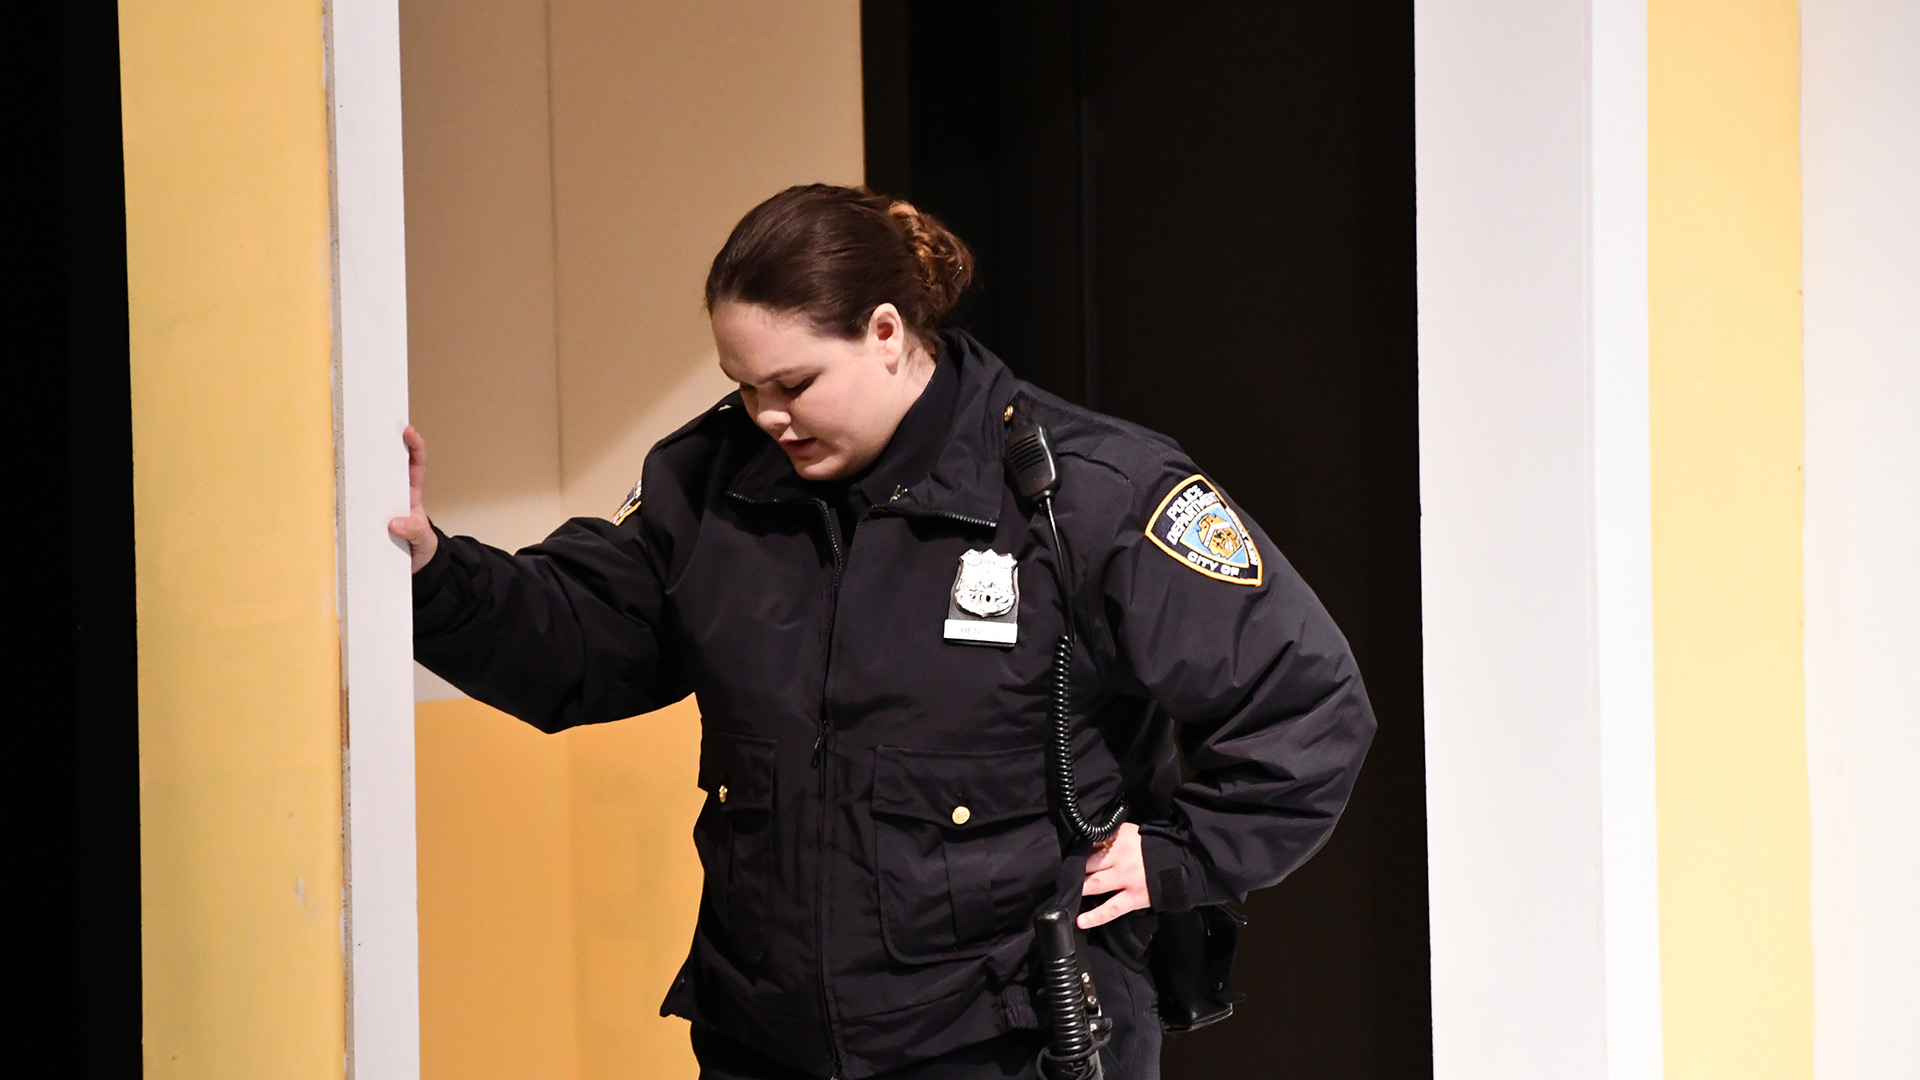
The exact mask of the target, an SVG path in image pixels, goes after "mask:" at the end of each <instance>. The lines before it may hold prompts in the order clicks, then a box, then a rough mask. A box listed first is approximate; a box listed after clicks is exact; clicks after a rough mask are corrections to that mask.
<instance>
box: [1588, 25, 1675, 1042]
mask: <svg viewBox="0 0 1920 1080" xmlns="http://www.w3.org/2000/svg"><path fill="white" fill-rule="evenodd" d="M1588 19H1589V33H1590V35H1591V38H1590V40H1591V47H1592V50H1593V51H1592V60H1591V66H1590V71H1591V78H1592V80H1593V82H1592V88H1591V91H1590V93H1591V95H1592V96H1591V116H1592V119H1591V121H1590V123H1591V125H1592V127H1591V131H1590V134H1589V138H1590V139H1591V140H1592V143H1591V150H1590V151H1589V154H1590V157H1589V169H1590V179H1589V183H1590V188H1589V196H1588V197H1589V200H1590V205H1589V213H1590V214H1591V221H1592V224H1591V239H1590V244H1591V255H1590V257H1591V259H1592V263H1591V265H1592V268H1593V269H1592V289H1593V298H1592V305H1593V309H1592V311H1593V315H1592V318H1593V327H1592V333H1593V355H1592V363H1593V501H1594V514H1593V551H1594V621H1595V630H1596V634H1595V638H1596V641H1595V660H1596V664H1595V668H1596V671H1597V672H1598V676H1599V677H1598V680H1597V683H1598V687H1597V689H1598V691H1599V710H1600V858H1601V907H1602V918H1603V931H1602V937H1603V941H1604V947H1605V964H1606V1008H1607V1075H1608V1076H1609V1077H1612V1078H1614V1080H1627V1078H1651V1077H1659V1076H1661V1075H1662V1073H1663V1071H1664V1063H1663V1061H1662V1055H1661V1022H1660V879H1659V828H1658V824H1659V823H1658V817H1657V814H1656V810H1655V792H1654V727H1653V513H1652V510H1653V492H1652V476H1651V469H1652V460H1651V441H1650V430H1649V418H1648V392H1649V387H1648V368H1647V364H1648V329H1647V5H1646V0H1592V7H1591V9H1590V12H1589V15H1588Z"/></svg>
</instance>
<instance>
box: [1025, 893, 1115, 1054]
mask: <svg viewBox="0 0 1920 1080" xmlns="http://www.w3.org/2000/svg"><path fill="white" fill-rule="evenodd" d="M1075 944H1076V943H1075V941H1074V932H1073V917H1072V916H1071V915H1068V914H1067V913H1066V912H1065V911H1063V910H1061V909H1059V908H1049V909H1047V910H1045V911H1042V912H1041V913H1040V914H1039V915H1037V916H1035V917H1034V920H1033V949H1034V961H1035V963H1036V965H1037V966H1038V967H1039V971H1038V972H1036V975H1037V978H1036V980H1035V991H1036V996H1037V997H1038V998H1039V1006H1040V1012H1041V1014H1042V1015H1043V1016H1044V1017H1045V1018H1046V1021H1047V1045H1046V1048H1045V1049H1043V1050H1041V1051H1040V1075H1041V1076H1043V1077H1045V1078H1046V1080H1101V1077H1102V1070H1101V1068H1100V1047H1101V1045H1102V1044H1103V1043H1105V1042H1106V1029H1107V1027H1108V1026H1109V1025H1110V1023H1111V1021H1107V1020H1104V1019H1102V1018H1101V1016H1100V1003H1099V999H1098V998H1097V997H1095V996H1094V995H1093V981H1092V980H1091V979H1089V978H1088V977H1087V974H1086V972H1084V971H1082V970H1081V968H1080V954H1079V952H1078V951H1077V950H1076V949H1075Z"/></svg>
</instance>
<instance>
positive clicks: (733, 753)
mask: <svg viewBox="0 0 1920 1080" xmlns="http://www.w3.org/2000/svg"><path fill="white" fill-rule="evenodd" d="M776 745H777V744H776V743H775V741H774V740H772V739H763V738H760V737H758V736H755V735H733V734H729V733H727V732H724V731H706V732H703V733H702V734H701V736H700V787H701V789H702V790H704V791H707V792H710V793H711V794H712V795H713V797H714V798H715V799H717V800H719V803H720V809H722V810H726V811H732V810H771V809H772V808H773V751H774V747H775V746H776Z"/></svg>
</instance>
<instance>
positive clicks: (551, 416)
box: [400, 0, 560, 548]
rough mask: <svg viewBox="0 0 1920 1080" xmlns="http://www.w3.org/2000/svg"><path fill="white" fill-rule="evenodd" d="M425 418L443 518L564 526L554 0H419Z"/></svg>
mask: <svg viewBox="0 0 1920 1080" xmlns="http://www.w3.org/2000/svg"><path fill="white" fill-rule="evenodd" d="M400 45H401V78H402V86H403V92H404V94H405V100H406V106H405V107H406V122H405V125H404V126H405V138H406V175H407V181H406V183H407V315H408V319H407V324H408V339H409V346H410V348H411V350H412V370H411V392H412V396H413V420H414V423H415V425H416V426H418V427H419V428H420V430H421V432H422V433H423V434H424V435H425V436H426V438H427V444H428V448H429V450H430V462H431V469H432V476H431V486H430V488H429V489H428V491H429V496H430V498H429V502H428V505H427V509H428V510H429V511H430V512H431V513H432V514H433V516H434V520H435V522H436V523H437V524H439V525H440V526H441V527H442V528H444V529H447V530H448V531H450V532H459V533H467V534H470V535H474V536H479V537H480V538H481V539H484V540H486V541H488V542H489V543H493V544H499V545H502V546H504V547H508V548H513V547H518V546H520V545H522V544H526V543H530V542H532V541H534V540H537V539H539V538H540V537H542V536H545V535H546V534H547V532H548V531H549V530H551V529H552V528H553V527H554V525H556V524H558V523H559V520H560V507H559V498H558V493H559V489H560V433H559V403H558V397H557V394H558V390H557V380H556V373H557V368H556V365H555V360H554V322H553V192H552V187H551V184H550V182H549V177H550V170H549V168H548V140H547V35H546V5H545V4H544V3H543V2H542V0H406V2H405V3H402V4H401V5H400Z"/></svg>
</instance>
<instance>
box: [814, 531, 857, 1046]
mask: <svg viewBox="0 0 1920 1080" xmlns="http://www.w3.org/2000/svg"><path fill="white" fill-rule="evenodd" d="M813 505H814V506H816V507H818V508H819V510H820V519H821V522H822V523H823V524H825V525H826V527H827V543H828V544H829V545H830V546H831V547H832V549H833V594H832V596H833V598H832V600H831V602H830V603H829V604H828V605H827V653H826V661H825V662H824V663H823V664H822V665H821V672H820V732H819V734H818V735H816V736H815V737H814V740H813V766H814V768H815V769H817V770H819V772H820V837H819V842H820V869H819V876H818V885H817V886H816V891H817V896H816V899H815V904H814V908H815V909H816V910H817V911H818V912H819V922H818V925H817V926H816V928H815V931H814V937H815V939H816V940H817V941H818V942H819V945H818V947H817V948H818V951H819V954H820V1018H821V1019H822V1020H824V1021H825V1022H826V1025H827V1048H828V1050H830V1051H831V1052H832V1054H833V1078H832V1080H840V1034H839V1032H837V1031H835V1030H834V1025H833V990H832V987H831V986H830V985H829V984H828V980H827V898H828V893H829V890H828V889H827V870H828V867H829V865H830V864H831V863H832V860H831V859H829V858H828V857H827V830H828V822H829V820H830V817H831V814H832V807H831V806H829V805H828V801H829V800H828V797H827V796H828V787H827V769H828V766H829V764H830V763H831V759H830V758H829V757H828V753H827V752H828V750H829V749H830V748H829V747H828V745H827V743H828V738H829V736H830V735H831V734H832V733H833V716H832V713H831V712H829V711H828V706H827V687H828V685H829V683H830V682H831V681H832V678H833V635H834V629H835V624H836V623H837V622H838V621H839V618H840V578H841V575H842V574H843V573H844V572H845V571H846V564H847V559H846V552H845V551H844V550H843V549H842V548H841V546H840V525H839V523H838V522H836V521H835V520H834V517H833V507H831V506H828V505H827V501H826V500H825V499H814V500H813ZM848 540H849V542H851V540H852V538H851V537H849V538H848Z"/></svg>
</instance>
